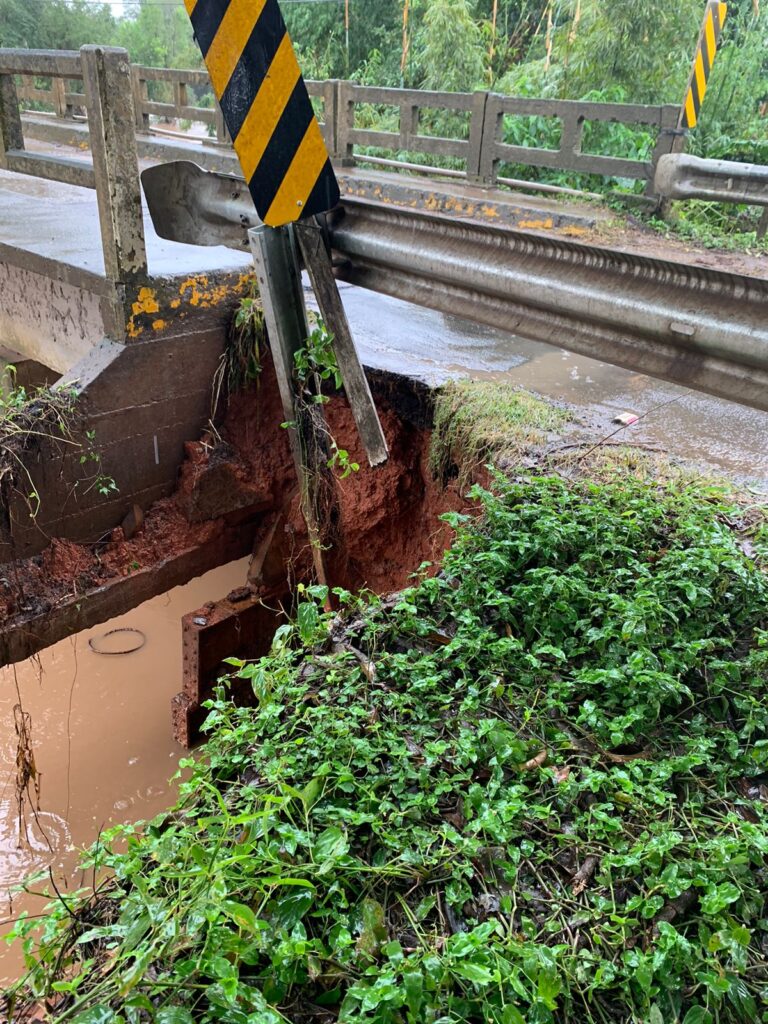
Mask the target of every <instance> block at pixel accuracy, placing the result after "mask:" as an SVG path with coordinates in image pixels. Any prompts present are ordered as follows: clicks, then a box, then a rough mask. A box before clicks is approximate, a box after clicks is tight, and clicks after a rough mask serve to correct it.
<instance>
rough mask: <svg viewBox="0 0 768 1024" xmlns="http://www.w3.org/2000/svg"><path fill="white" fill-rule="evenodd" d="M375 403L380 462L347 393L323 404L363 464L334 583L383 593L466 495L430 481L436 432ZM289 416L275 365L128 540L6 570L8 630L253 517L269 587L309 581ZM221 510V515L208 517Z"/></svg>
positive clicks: (435, 555)
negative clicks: (265, 551)
mask: <svg viewBox="0 0 768 1024" xmlns="http://www.w3.org/2000/svg"><path fill="white" fill-rule="evenodd" d="M377 405H378V408H379V415H380V418H381V421H382V425H383V428H384V432H385V435H386V437H387V441H388V444H389V448H390V458H389V461H388V462H387V463H386V464H385V465H384V466H381V467H377V468H375V469H371V468H370V467H369V466H368V464H367V462H366V459H365V454H364V452H363V450H362V448H361V445H360V442H359V439H358V437H357V431H356V429H355V426H354V421H353V419H352V415H351V412H350V409H349V407H348V405H347V404H346V400H345V399H344V398H343V397H339V396H337V397H333V398H331V400H330V401H329V402H328V404H327V405H326V406H325V407H324V409H325V413H326V416H327V420H328V424H329V427H330V431H331V433H332V435H333V436H334V438H335V439H336V441H337V443H338V445H339V446H340V447H342V448H345V449H346V450H347V451H348V452H349V455H350V459H351V460H352V461H354V462H357V463H359V465H360V470H359V472H357V473H353V474H351V475H350V476H348V477H347V478H346V479H343V480H338V481H337V489H338V490H337V493H338V501H339V508H340V529H338V530H337V534H338V540H337V544H336V546H335V548H334V550H333V551H330V552H328V553H327V556H326V561H327V566H328V570H329V582H330V583H331V584H332V585H339V586H344V587H347V588H349V589H357V588H359V587H361V586H367V587H369V588H370V589H372V590H374V591H377V592H380V593H383V592H388V591H391V590H395V589H398V588H400V587H402V586H403V585H405V583H406V581H407V579H408V576H409V574H410V573H412V572H413V571H414V570H415V569H416V568H418V566H419V565H420V563H421V562H423V561H425V560H428V561H434V560H436V559H439V558H440V556H441V555H442V552H443V550H444V548H445V546H446V545H447V542H448V539H449V528H448V527H447V526H446V525H445V524H444V523H441V522H440V521H439V519H438V517H439V515H440V514H441V513H443V512H445V511H447V510H449V509H460V508H462V507H463V506H464V505H465V504H466V502H465V501H464V500H463V499H462V498H461V497H460V496H459V495H458V493H457V491H456V488H455V487H453V488H451V487H449V488H448V489H445V490H444V489H443V488H442V487H441V486H440V485H439V484H438V483H437V482H435V481H434V480H432V478H431V475H430V472H429V470H428V467H427V464H426V463H427V450H428V441H429V434H428V432H427V431H425V430H423V429H419V428H418V427H415V426H413V425H412V424H410V423H408V422H406V421H405V420H404V419H402V418H400V417H399V416H398V415H397V414H396V413H395V411H394V410H393V409H392V407H391V406H390V405H389V404H387V402H386V401H385V400H382V399H381V398H379V399H377ZM283 418H284V417H283V412H282V408H281V405H280V401H279V396H278V391H277V384H276V380H275V377H274V372H273V371H272V368H271V365H269V364H267V365H265V368H264V372H263V373H262V375H261V379H260V381H259V384H258V386H256V387H253V388H252V389H250V390H249V391H247V392H243V393H240V394H237V395H235V396H234V397H233V398H232V400H231V401H230V404H229V408H228V411H227V415H226V417H225V420H224V423H223V424H222V425H221V427H220V428H219V435H220V436H219V437H212V436H205V437H203V438H202V439H201V440H199V441H194V442H190V443H189V444H188V445H187V452H186V459H185V461H184V463H183V465H182V467H181V471H180V474H179V484H178V487H177V489H176V492H175V493H174V494H173V495H172V496H171V497H169V498H166V499H163V500H162V501H159V502H157V503H156V504H155V505H153V506H152V507H151V508H149V509H148V510H147V511H146V515H145V520H144V524H143V526H142V527H141V529H140V530H139V532H138V533H137V534H136V536H134V537H133V538H132V539H130V540H127V539H126V538H125V536H124V534H123V531H122V529H121V528H117V529H115V530H113V531H112V534H111V536H110V537H109V538H107V539H105V540H104V541H102V542H101V543H99V544H96V545H82V544H77V543H74V542H72V541H67V540H54V541H52V543H51V544H50V545H49V547H48V548H47V549H46V550H45V551H44V552H43V553H42V554H40V555H37V556H35V557H34V558H29V559H25V560H23V561H18V562H14V563H9V564H8V565H6V566H3V567H1V568H0V615H1V616H2V619H3V620H4V622H5V625H6V628H7V627H8V626H11V625H14V624H15V622H19V621H23V620H24V619H27V618H30V617H34V616H36V615H40V614H45V613H46V612H48V611H50V610H51V609H52V608H55V607H57V606H58V605H60V604H63V603H65V602H67V601H69V600H71V599H72V598H77V597H79V596H81V595H83V594H84V593H85V592H86V591H88V590H90V589H93V588H94V587H99V586H102V585H104V584H105V583H108V582H109V581H110V580H114V579H116V578H118V577H121V576H129V575H131V574H132V573H134V572H137V571H139V570H140V569H144V568H147V567H149V566H152V565H155V564H157V563H158V562H160V561H163V560H166V559H169V558H173V557H174V556H175V555H177V554H179V553H181V552H183V551H186V550H189V549H191V548H194V547H196V546H199V545H203V544H208V543H211V542H213V543H215V542H216V541H217V540H219V539H220V538H222V537H223V536H224V534H225V531H226V530H227V527H228V525H231V523H232V522H233V521H235V522H236V521H238V517H239V521H243V520H246V519H248V518H249V517H250V518H251V519H253V521H254V524H255V525H254V541H255V544H256V545H257V546H258V544H259V541H263V540H264V538H265V537H266V536H267V535H269V536H271V538H272V540H271V542H270V544H271V548H272V551H271V560H270V561H271V568H269V567H267V566H265V572H266V570H267V569H268V568H269V572H270V573H271V574H272V578H267V579H264V581H263V582H264V586H263V589H264V590H265V591H269V590H278V589H283V590H284V589H285V582H286V578H287V579H288V580H289V581H290V580H296V579H297V578H298V579H300V578H306V577H307V576H308V575H309V574H310V571H311V557H310V554H311V549H310V547H309V544H308V541H307V533H306V528H305V525H304V521H303V518H302V515H301V509H300V502H299V494H298V485H297V480H296V474H295V471H294V468H293V463H292V460H291V454H290V447H289V441H288V434H287V432H286V431H285V430H284V429H282V428H281V427H280V423H281V422H282V420H283ZM211 510H213V511H214V512H219V513H220V514H216V515H213V516H212V517H211V518H205V516H206V515H207V514H208V513H209V512H211ZM276 576H277V577H280V576H282V578H281V579H280V578H275V577H276ZM243 582H244V583H245V581H243ZM212 596H213V597H219V596H220V595H212Z"/></svg>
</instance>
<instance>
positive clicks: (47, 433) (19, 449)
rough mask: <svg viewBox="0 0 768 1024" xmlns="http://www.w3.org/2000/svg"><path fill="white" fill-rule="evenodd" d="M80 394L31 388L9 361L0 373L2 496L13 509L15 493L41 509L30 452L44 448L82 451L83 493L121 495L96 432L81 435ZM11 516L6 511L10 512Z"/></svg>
mask: <svg viewBox="0 0 768 1024" xmlns="http://www.w3.org/2000/svg"><path fill="white" fill-rule="evenodd" d="M77 399H78V392H77V389H76V388H75V387H31V388H27V387H25V386H24V385H22V384H19V383H18V382H17V379H16V367H15V366H13V365H12V364H10V363H8V364H5V365H4V367H3V372H2V376H0V499H2V504H3V505H4V507H5V509H6V510H8V509H9V508H10V505H11V502H12V500H13V496H14V495H19V496H21V498H22V499H23V500H24V501H25V502H26V504H27V507H28V509H29V515H30V517H31V518H32V519H34V518H36V517H37V515H38V513H39V511H40V495H39V493H38V491H37V488H36V486H35V482H34V479H33V477H32V474H31V472H30V469H29V461H30V456H31V455H33V454H34V453H37V452H39V451H40V450H41V447H42V446H45V445H52V446H53V448H54V449H57V448H64V447H68V448H71V449H72V450H73V451H74V452H75V453H76V454H78V461H79V464H80V466H81V467H83V470H84V473H85V475H84V476H83V477H82V479H81V480H79V481H78V483H77V484H76V486H79V485H81V484H82V485H83V486H84V491H83V493H84V494H87V493H88V492H89V491H91V490H96V491H97V493H99V494H100V495H101V496H102V497H105V498H106V497H109V496H110V495H111V494H115V493H117V489H118V488H117V484H116V483H115V481H114V479H113V478H112V477H111V476H108V475H107V474H106V473H105V472H104V469H103V465H102V457H101V451H100V450H99V448H98V446H97V441H96V432H95V431H94V430H85V431H84V433H83V434H82V436H78V419H79V413H78V408H77ZM6 515H7V511H6Z"/></svg>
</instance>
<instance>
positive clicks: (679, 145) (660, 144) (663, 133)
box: [645, 103, 688, 208]
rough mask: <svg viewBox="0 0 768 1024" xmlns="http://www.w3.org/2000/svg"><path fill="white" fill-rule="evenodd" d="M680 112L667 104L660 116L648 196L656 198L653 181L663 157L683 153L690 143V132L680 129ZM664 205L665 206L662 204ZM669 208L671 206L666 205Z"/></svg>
mask: <svg viewBox="0 0 768 1024" xmlns="http://www.w3.org/2000/svg"><path fill="white" fill-rule="evenodd" d="M679 114H680V110H679V108H678V107H675V106H673V105H672V104H669V103H667V104H665V105H664V106H663V107H662V108H661V113H660V115H659V134H658V135H657V136H656V147H655V149H654V151H653V156H652V157H651V168H650V176H649V178H648V182H647V184H646V186H645V194H646V195H647V196H655V195H656V192H655V190H654V185H653V181H654V178H655V177H656V166H657V165H658V162H659V160H660V159H661V157H663V156H665V155H666V154H667V153H682V152H683V151H684V149H685V147H686V144H687V141H688V132H687V131H685V130H683V129H679V128H678V127H677V122H678V118H679ZM662 205H664V204H663V203H662ZM666 206H667V208H668V207H669V204H668V203H667V204H666Z"/></svg>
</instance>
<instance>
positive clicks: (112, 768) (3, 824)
mask: <svg viewBox="0 0 768 1024" xmlns="http://www.w3.org/2000/svg"><path fill="white" fill-rule="evenodd" d="M247 566H248V559H241V560H240V561H238V562H233V563H231V564H230V565H226V566H221V567H220V568H218V569H214V570H213V571H212V572H209V573H207V574H206V575H205V576H201V577H200V578H199V579H196V580H193V581H192V582H191V583H188V584H186V585H185V586H183V587H176V588H175V589H174V590H171V591H169V592H168V593H167V594H161V595H160V596H158V597H155V598H152V600H150V601H147V602H145V603H144V604H142V605H140V606H139V607H138V608H135V609H134V610H133V611H131V612H128V613H127V614H126V615H121V616H119V617H118V618H115V619H112V620H111V621H110V622H107V623H103V624H102V625H100V626H96V627H94V628H93V629H89V630H84V631H83V632H82V633H79V634H77V635H76V636H73V637H70V638H69V639H67V640H62V641H61V642H60V643H58V644H55V645H54V646H53V647H49V648H48V649H47V650H44V651H42V652H41V653H40V656H39V664H36V662H35V660H30V661H26V662H24V663H22V664H20V665H16V666H15V671H14V667H13V666H8V667H6V668H3V669H0V936H3V935H6V934H7V932H8V931H9V928H10V925H9V920H10V919H11V918H13V917H16V916H17V915H18V914H19V913H20V912H21V911H22V910H26V911H28V912H29V913H30V914H36V913H40V911H41V909H42V907H43V905H44V901H43V900H41V899H40V898H39V897H34V896H28V895H26V894H22V895H21V896H15V897H14V898H13V903H12V906H11V905H10V904H9V899H8V895H7V894H8V889H9V888H10V887H13V886H14V885H16V884H18V883H19V882H20V881H21V880H22V879H23V878H24V877H25V876H26V875H28V874H29V873H30V872H31V871H33V870H37V869H38V868H47V867H48V866H49V865H50V866H51V867H52V869H53V872H54V877H55V879H56V882H57V885H58V886H59V888H61V887H62V885H64V886H66V887H69V888H73V887H77V886H78V885H80V884H81V879H80V875H79V873H77V872H75V870H74V869H75V868H76V865H77V860H78V854H77V848H78V847H83V846H88V845H89V844H90V843H92V842H93V841H94V840H95V839H96V838H97V836H98V834H99V831H100V830H102V829H104V828H108V827H109V826H110V825H114V824H117V823H118V822H123V821H135V820H137V819H141V818H149V817H152V816H153V815H155V814H157V813H159V812H160V811H161V810H163V809H164V808H165V807H167V806H168V805H169V804H170V803H171V802H172V800H173V793H172V787H171V786H170V784H169V782H168V780H169V779H170V777H171V775H173V773H174V771H175V770H176V764H177V762H178V759H179V757H181V756H184V754H185V753H186V752H185V750H184V749H183V748H182V747H180V746H179V745H178V744H177V743H176V742H175V741H174V740H173V737H172V733H171V711H170V701H171V697H173V695H174V694H175V693H178V691H179V689H180V688H181V616H182V615H183V614H185V613H186V612H189V611H192V610H193V609H195V608H197V607H199V606H200V605H201V604H204V603H205V602H206V601H210V600H216V599H218V598H221V597H223V596H224V595H225V594H227V593H228V592H229V591H230V590H232V589H233V588H235V587H238V586H242V584H243V583H244V581H245V576H246V570H247ZM121 627H131V628H133V629H136V630H140V631H141V633H143V634H144V635H145V636H146V643H145V644H144V646H143V647H142V648H141V649H140V650H138V651H135V652H134V653H133V654H126V655H118V656H108V655H98V654H95V653H94V652H93V651H92V650H91V649H90V648H89V646H88V640H89V639H90V638H93V639H94V642H95V643H96V644H97V645H99V644H98V641H99V640H100V639H101V638H103V637H104V634H105V633H106V632H107V631H108V630H110V629H117V628H121ZM121 638H122V641H123V644H122V646H123V647H128V646H131V645H132V644H133V643H134V642H135V639H136V638H135V636H134V635H133V634H129V633H126V634H116V635H115V636H113V637H109V638H108V639H107V640H102V644H103V646H104V648H105V649H106V648H107V646H108V645H109V644H110V643H112V644H113V645H114V644H115V643H117V641H119V640H121ZM99 646H101V645H99ZM17 687H18V691H17ZM19 695H20V696H21V702H22V704H23V708H24V711H25V712H27V713H28V714H29V715H30V716H31V722H32V729H31V739H32V748H33V753H34V758H35V764H36V767H37V770H38V772H39V773H40V782H41V795H40V797H41V798H40V812H39V814H38V817H37V821H36V820H35V817H34V815H33V814H32V813H31V812H30V811H29V808H27V813H26V816H25V819H24V820H23V821H22V822H21V825H20V824H19V818H18V811H17V805H16V800H15V778H16V749H17V737H16V730H15V725H14V707H15V706H16V705H17V704H18V703H19ZM16 717H17V720H18V714H17V716H16ZM20 837H21V838H22V842H21V843H19V838H20ZM49 887H50V886H49ZM37 888H40V886H37ZM20 966H21V957H20V956H19V955H18V954H17V953H16V951H15V950H13V951H11V950H9V949H8V947H7V946H6V944H5V943H4V942H2V941H0V985H2V983H3V982H4V981H5V982H7V981H8V980H10V979H11V978H12V977H14V976H16V975H17V974H18V972H19V969H20Z"/></svg>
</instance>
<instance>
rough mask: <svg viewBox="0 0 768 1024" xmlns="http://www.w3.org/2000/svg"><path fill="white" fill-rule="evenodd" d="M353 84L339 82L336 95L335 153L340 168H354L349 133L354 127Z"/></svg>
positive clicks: (353, 155) (353, 156)
mask: <svg viewBox="0 0 768 1024" xmlns="http://www.w3.org/2000/svg"><path fill="white" fill-rule="evenodd" d="M352 87H353V83H352V82H343V81H342V82H339V88H338V91H337V93H336V96H337V102H336V153H337V159H338V161H339V163H340V164H341V166H342V167H354V166H355V154H354V152H353V145H352V141H351V139H350V137H349V133H350V131H351V130H352V128H354V125H355V101H354V99H353V98H352V96H351V92H352Z"/></svg>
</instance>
